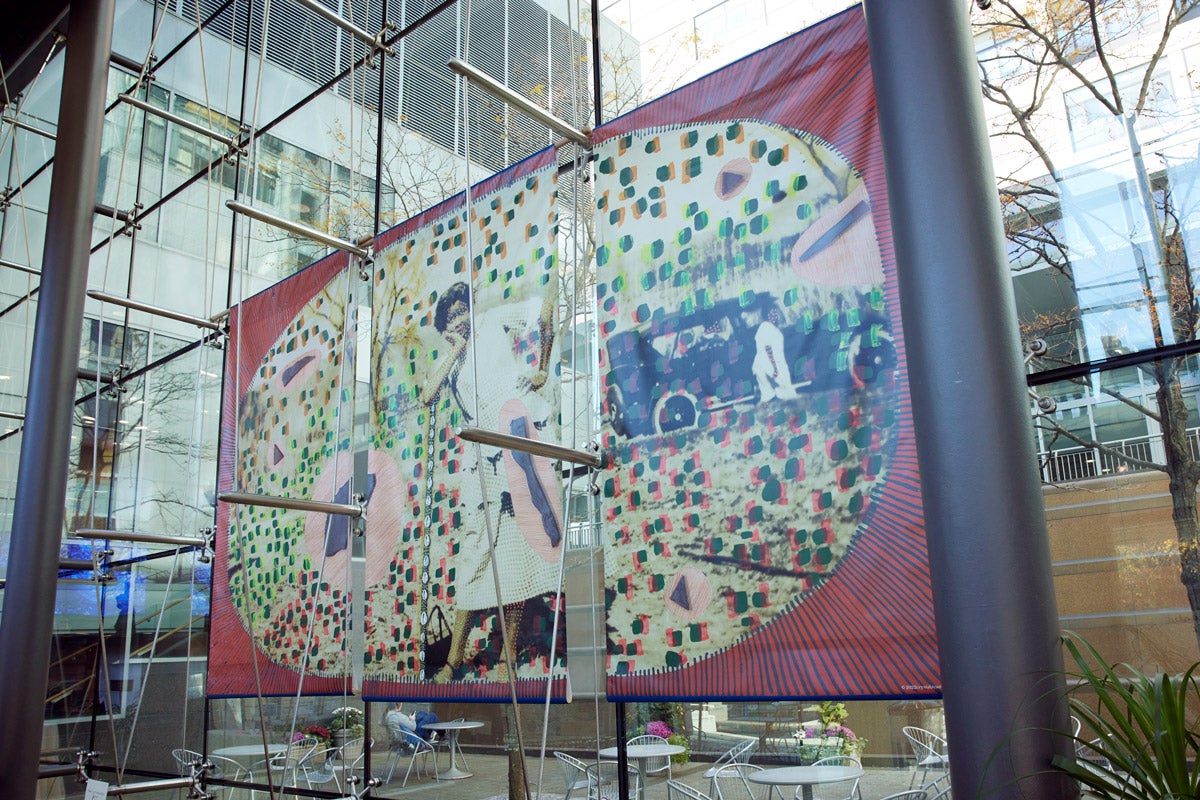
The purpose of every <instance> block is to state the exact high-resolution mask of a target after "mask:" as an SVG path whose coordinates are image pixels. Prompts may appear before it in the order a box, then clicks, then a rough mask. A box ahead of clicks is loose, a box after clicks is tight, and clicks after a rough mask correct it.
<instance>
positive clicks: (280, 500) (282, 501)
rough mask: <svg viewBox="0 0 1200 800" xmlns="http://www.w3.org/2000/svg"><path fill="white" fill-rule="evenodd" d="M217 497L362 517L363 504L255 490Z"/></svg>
mask: <svg viewBox="0 0 1200 800" xmlns="http://www.w3.org/2000/svg"><path fill="white" fill-rule="evenodd" d="M217 499H218V500H220V501H221V502H223V503H234V504H236V505H241V506H266V507H267V508H286V509H288V510H289V511H316V512H318V513H320V514H340V515H342V516H344V517H356V518H357V517H361V516H362V515H363V509H362V506H356V505H351V504H350V503H326V502H324V501H322V500H294V499H292V498H290V497H273V496H272V495H269V494H256V493H254V492H221V493H220V494H218V495H217Z"/></svg>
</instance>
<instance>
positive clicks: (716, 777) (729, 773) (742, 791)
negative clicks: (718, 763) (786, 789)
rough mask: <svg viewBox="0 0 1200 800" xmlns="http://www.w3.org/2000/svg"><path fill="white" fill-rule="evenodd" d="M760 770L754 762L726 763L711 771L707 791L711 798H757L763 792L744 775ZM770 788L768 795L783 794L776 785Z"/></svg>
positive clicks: (745, 799)
mask: <svg viewBox="0 0 1200 800" xmlns="http://www.w3.org/2000/svg"><path fill="white" fill-rule="evenodd" d="M761 771H762V767H760V766H758V765H756V764H745V763H742V762H739V761H735V762H733V763H732V764H726V765H725V766H723V767H720V768H719V769H718V770H717V771H716V772H714V773H713V776H712V782H711V783H710V784H709V786H710V788H709V792H708V793H709V794H710V795H711V796H712V798H713V800H758V798H759V797H760V796H761V795H762V794H763V792H762V789H761V788H759V787H757V786H755V785H754V784H752V783H750V779H749V778H747V777H746V776H747V775H749V774H750V773H751V772H761ZM772 788H773V789H774V791H773V792H772V793H771V795H769V796H779V797H782V796H783V795H782V793H781V792H780V791H779V787H778V786H776V787H772Z"/></svg>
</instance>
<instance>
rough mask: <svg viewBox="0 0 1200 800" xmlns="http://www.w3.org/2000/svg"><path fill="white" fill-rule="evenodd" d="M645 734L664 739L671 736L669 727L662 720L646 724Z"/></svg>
mask: <svg viewBox="0 0 1200 800" xmlns="http://www.w3.org/2000/svg"><path fill="white" fill-rule="evenodd" d="M646 734H647V735H648V736H661V737H662V738H664V739H666V738H667V737H668V736H670V735H671V726H670V725H668V724H667V723H665V722H663V721H662V720H658V719H656V720H654V721H652V722H648V723H646Z"/></svg>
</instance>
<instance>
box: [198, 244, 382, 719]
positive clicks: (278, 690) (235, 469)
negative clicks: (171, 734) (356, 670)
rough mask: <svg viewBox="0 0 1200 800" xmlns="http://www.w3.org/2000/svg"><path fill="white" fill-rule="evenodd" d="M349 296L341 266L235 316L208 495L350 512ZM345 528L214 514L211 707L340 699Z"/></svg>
mask: <svg viewBox="0 0 1200 800" xmlns="http://www.w3.org/2000/svg"><path fill="white" fill-rule="evenodd" d="M359 283H360V281H359V280H358V277H357V273H356V271H355V270H351V269H349V268H348V259H347V257H346V255H345V254H344V253H337V254H334V255H331V256H328V257H327V258H325V259H323V260H321V261H319V262H317V263H316V264H313V265H312V266H310V267H307V268H306V269H304V270H303V271H301V272H298V273H296V274H295V275H293V276H291V277H290V278H287V279H285V280H283V281H281V282H279V283H278V284H276V285H275V286H273V287H271V288H270V289H267V290H266V291H263V292H261V293H259V294H257V295H255V296H253V297H251V298H249V299H247V300H245V301H244V302H242V303H241V304H240V305H238V306H236V307H235V308H234V309H233V311H232V313H231V314H230V318H229V326H230V331H229V339H228V346H227V348H226V365H225V394H224V398H223V407H222V429H221V452H220V456H219V460H218V465H219V466H218V474H217V486H218V491H220V492H226V491H237V492H250V493H256V494H263V495H269V496H272V497H281V498H288V499H297V500H321V501H326V502H331V501H332V502H338V503H350V502H351V486H352V478H353V475H354V459H353V455H352V452H351V445H350V443H351V429H352V427H353V425H352V419H353V414H352V411H353V408H352V405H351V403H352V392H351V388H352V386H353V383H354V359H353V355H354V353H353V346H354V336H353V330H354V309H355V304H354V302H353V300H352V297H353V292H354V291H355V286H356V285H357V284H359ZM367 494H368V497H367V508H368V511H370V512H376V513H377V514H378V515H379V516H385V514H386V508H385V506H386V503H387V502H389V500H390V499H389V498H385V497H381V496H375V495H374V494H373V493H371V492H370V491H369V490H368V492H367ZM355 524H356V523H354V522H353V521H351V520H349V519H348V518H346V517H339V516H330V515H326V514H323V513H315V512H304V511H291V510H284V509H277V508H268V507H265V506H247V505H231V504H228V503H218V506H217V539H216V541H217V547H216V559H215V564H214V575H213V594H212V627H211V632H210V642H209V662H208V693H209V695H210V696H213V697H220V696H245V695H255V694H260V693H261V694H263V695H279V694H296V693H297V692H300V693H302V694H341V693H342V692H344V691H345V690H346V689H347V688H348V686H349V679H348V676H349V675H350V673H351V664H352V661H351V659H352V658H353V657H356V656H355V655H354V654H353V653H352V652H351V642H350V637H349V634H348V631H349V625H348V621H349V609H350V603H351V600H352V597H351V595H350V586H351V578H350V570H351V540H352V537H353V535H354V526H355ZM368 555H371V548H370V547H368ZM254 658H257V664H255V661H254Z"/></svg>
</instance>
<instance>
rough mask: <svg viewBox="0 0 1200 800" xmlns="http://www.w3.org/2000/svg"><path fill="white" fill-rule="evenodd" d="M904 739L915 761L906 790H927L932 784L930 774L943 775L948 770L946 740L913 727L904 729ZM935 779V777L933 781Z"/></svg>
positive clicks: (948, 757)
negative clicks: (909, 746) (918, 776)
mask: <svg viewBox="0 0 1200 800" xmlns="http://www.w3.org/2000/svg"><path fill="white" fill-rule="evenodd" d="M904 738H906V739H908V743H909V745H911V746H912V750H913V755H914V756H916V759H917V764H916V768H915V769H914V770H913V774H912V778H911V779H910V780H909V783H908V788H909V789H913V788H917V789H927V788H929V786H930V784H932V783H933V781H932V780H929V774H930V773H931V772H938V773H944V772H945V771H946V770H948V769H950V754H949V746H948V745H947V744H946V740H945V739H943V738H942V737H940V736H938V735H937V734H936V733H933V732H932V731H927V730H925V729H924V728H918V727H916V726H913V725H906V726H905V727H904ZM918 770H920V776H921V777H920V782H918V780H917V771H918ZM937 777H940V775H939V776H937ZM936 779H937V778H936V777H935V778H934V780H936Z"/></svg>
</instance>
